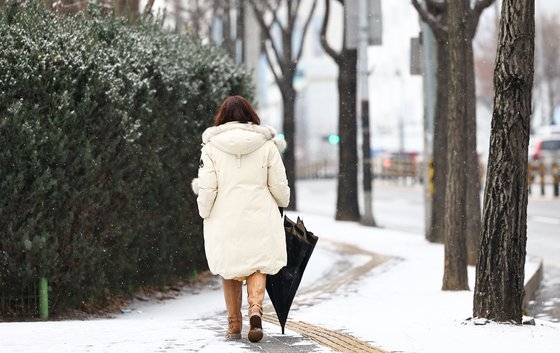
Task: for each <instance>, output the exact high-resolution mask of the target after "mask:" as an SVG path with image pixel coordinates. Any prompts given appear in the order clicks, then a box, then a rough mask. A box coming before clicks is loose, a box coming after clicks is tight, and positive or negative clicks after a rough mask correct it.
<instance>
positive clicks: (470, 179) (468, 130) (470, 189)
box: [464, 35, 481, 266]
mask: <svg viewBox="0 0 560 353" xmlns="http://www.w3.org/2000/svg"><path fill="white" fill-rule="evenodd" d="M465 60H466V68H465V69H466V83H467V85H466V89H465V92H466V94H465V99H466V102H465V103H466V116H465V117H466V119H465V124H466V126H465V131H464V133H465V135H466V146H467V151H466V153H467V158H466V164H465V174H466V188H467V194H466V223H467V229H466V240H467V264H468V265H471V266H476V260H477V257H478V244H479V243H480V242H479V238H480V222H481V221H480V218H481V211H480V169H479V161H478V153H477V148H476V89H475V76H474V54H473V46H472V40H471V39H470V36H469V35H467V38H465Z"/></svg>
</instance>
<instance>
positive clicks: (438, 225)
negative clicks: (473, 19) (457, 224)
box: [412, 0, 449, 243]
mask: <svg viewBox="0 0 560 353" xmlns="http://www.w3.org/2000/svg"><path fill="white" fill-rule="evenodd" d="M412 4H413V5H414V7H415V8H416V10H417V11H418V13H419V14H420V17H421V18H422V20H423V21H424V22H426V23H427V24H428V25H429V26H430V28H431V29H432V31H433V33H434V37H435V41H436V44H437V72H436V97H435V100H436V109H435V116H434V126H433V131H434V137H433V147H432V151H433V168H434V170H433V171H434V178H433V183H434V184H433V192H432V208H431V215H430V224H429V225H426V239H427V240H428V241H430V242H435V243H443V242H444V233H443V232H444V212H445V208H444V207H442V205H444V203H445V180H446V174H447V121H446V119H447V92H448V89H447V80H448V76H449V74H448V71H449V66H448V65H449V59H448V57H449V53H448V51H449V50H448V41H447V1H435V0H429V1H426V7H423V6H422V5H421V4H420V3H419V2H418V0H412Z"/></svg>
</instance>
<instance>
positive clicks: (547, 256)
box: [298, 180, 560, 322]
mask: <svg viewBox="0 0 560 353" xmlns="http://www.w3.org/2000/svg"><path fill="white" fill-rule="evenodd" d="M298 183H304V184H305V187H304V188H298V191H299V190H301V191H302V193H301V194H299V195H298V200H300V199H303V202H298V208H299V209H300V210H302V211H305V201H304V199H305V193H313V195H314V196H313V198H314V199H317V198H318V196H317V195H321V196H322V197H324V198H325V200H324V202H322V205H324V209H319V210H317V207H316V205H314V212H320V213H321V214H322V215H333V216H334V213H335V211H334V206H333V205H335V204H336V200H332V199H329V197H332V196H330V195H329V194H330V193H324V192H322V190H324V189H325V188H333V187H336V186H335V185H336V184H335V181H334V180H314V181H300V182H298ZM535 191H536V192H533V193H532V194H531V195H530V196H529V203H528V206H527V254H528V256H536V257H540V258H542V260H543V263H544V278H543V281H542V286H541V288H540V289H539V291H538V292H537V295H536V298H535V300H534V301H532V302H531V303H530V306H529V313H528V314H529V315H530V316H533V317H537V318H540V319H545V320H550V321H554V322H559V321H560V232H559V231H558V229H559V228H560V198H558V197H557V198H554V197H552V196H551V195H552V193H551V192H548V193H547V194H546V195H545V196H540V194H539V192H538V190H535ZM547 191H550V190H547ZM360 201H361V200H360ZM373 213H374V218H375V220H376V222H377V224H378V225H379V226H381V227H386V228H391V229H398V230H402V231H407V232H411V233H416V234H424V229H425V225H424V224H425V208H424V194H423V188H422V185H418V184H414V185H411V184H403V183H401V184H396V183H391V182H387V181H381V180H376V181H375V182H374V186H373Z"/></svg>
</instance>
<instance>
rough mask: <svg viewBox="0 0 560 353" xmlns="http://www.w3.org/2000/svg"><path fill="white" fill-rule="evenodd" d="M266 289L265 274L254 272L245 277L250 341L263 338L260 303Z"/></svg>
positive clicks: (257, 340)
mask: <svg viewBox="0 0 560 353" xmlns="http://www.w3.org/2000/svg"><path fill="white" fill-rule="evenodd" d="M265 289H266V275H264V274H262V273H260V272H255V273H253V274H252V275H250V276H249V277H247V301H248V302H249V323H250V326H249V334H248V335H247V337H248V338H249V341H251V342H259V341H260V340H262V338H263V331H262V314H263V309H262V304H263V300H264V291H265Z"/></svg>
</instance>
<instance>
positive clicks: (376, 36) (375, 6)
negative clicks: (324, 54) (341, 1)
mask: <svg viewBox="0 0 560 353" xmlns="http://www.w3.org/2000/svg"><path fill="white" fill-rule="evenodd" d="M359 3H360V2H359V1H356V0H350V1H345V5H344V21H345V26H346V33H345V36H346V37H345V39H346V48H347V49H357V48H358V33H359V31H360V29H359V28H358V25H359V23H360V21H359V13H360V12H359V8H358V7H359V6H358V5H359ZM367 4H368V45H381V43H382V35H383V21H382V14H381V0H368V1H367Z"/></svg>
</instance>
